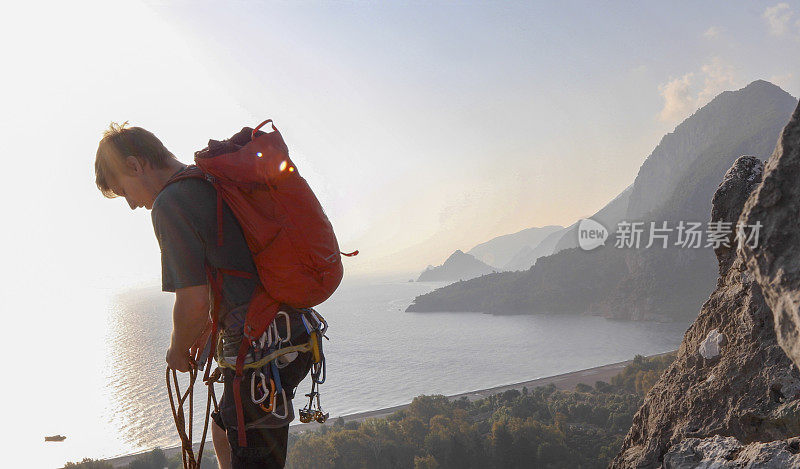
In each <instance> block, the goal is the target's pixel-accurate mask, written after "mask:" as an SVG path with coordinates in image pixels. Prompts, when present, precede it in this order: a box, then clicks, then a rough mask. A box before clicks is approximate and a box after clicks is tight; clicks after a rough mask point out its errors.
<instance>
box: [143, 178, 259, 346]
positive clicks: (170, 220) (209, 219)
mask: <svg viewBox="0 0 800 469" xmlns="http://www.w3.org/2000/svg"><path fill="white" fill-rule="evenodd" d="M151 215H152V220H153V229H154V230H155V233H156V238H158V244H159V246H160V247H161V287H162V290H164V291H168V292H174V291H175V290H178V289H181V288H186V287H192V286H197V285H206V284H207V283H208V279H207V277H206V262H208V264H209V265H211V266H212V267H218V268H225V269H232V270H240V271H245V272H249V273H251V274H253V278H252V279H247V278H241V277H236V276H231V275H223V286H222V297H223V298H222V305H221V307H220V310H221V311H220V315H219V318H220V321H221V324H222V326H223V328H225V329H228V327H226V321H225V319H226V316H227V315H228V313H230V312H231V311H234V310H235V312H236V313H237V314H236V316H239V313H240V312H241V316H243V313H244V311H245V310H246V309H247V305H248V303H249V302H250V297H251V295H252V294H253V289H254V288H255V286H256V282H258V277H257V273H256V268H255V265H254V264H253V257H252V255H251V254H250V249H249V248H248V246H247V243H246V242H245V239H244V235H243V234H242V229H241V227H240V226H239V223H238V222H237V221H236V218H235V217H234V216H233V213H232V212H231V210H230V208H229V207H228V205H227V204H226V203H225V202H223V210H222V235H223V243H222V246H218V245H217V191H216V189H215V188H214V186H213V185H212V184H211V183H210V182H208V181H205V180H202V179H197V178H188V179H182V180H180V181H177V182H174V183H172V184H170V185H168V186H167V187H165V188H164V190H162V191H161V193H160V194H159V195H158V197H156V200H155V202H153V211H152V214H151ZM231 319H233V318H231ZM237 322H238V321H237ZM225 332H226V334H225V335H228V334H230V333H239V334H240V333H241V331H240V330H239V331H231V330H226V331H225Z"/></svg>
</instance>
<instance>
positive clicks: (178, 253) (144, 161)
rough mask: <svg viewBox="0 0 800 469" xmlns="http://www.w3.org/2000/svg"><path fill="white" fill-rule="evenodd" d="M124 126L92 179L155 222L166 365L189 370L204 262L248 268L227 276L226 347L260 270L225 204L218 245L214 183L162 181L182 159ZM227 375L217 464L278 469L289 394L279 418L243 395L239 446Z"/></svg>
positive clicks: (204, 313) (101, 154)
mask: <svg viewBox="0 0 800 469" xmlns="http://www.w3.org/2000/svg"><path fill="white" fill-rule="evenodd" d="M126 124H127V123H125V124H122V125H116V124H112V125H111V127H110V128H109V130H107V131H106V132H105V134H104V135H103V138H102V140H101V141H100V144H99V145H98V148H97V155H96V159H95V176H96V183H97V187H98V188H99V189H100V191H101V192H102V193H103V195H105V196H106V197H109V198H113V197H117V196H120V197H125V200H126V201H127V202H128V205H129V206H130V208H131V209H132V210H135V209H136V208H139V207H144V208H146V209H148V210H152V221H153V228H154V230H155V234H156V237H157V238H158V242H159V246H160V248H161V268H162V289H163V290H164V291H168V292H175V305H174V307H173V313H172V338H171V342H170V346H169V349H168V350H167V354H166V361H167V364H168V365H169V367H170V368H173V369H175V370H178V371H181V372H186V371H189V369H190V367H192V366H194V363H192V360H191V358H190V349H192V347H193V345H195V343H196V342H198V343H200V342H202V341H201V340H200V339H201V336H202V335H203V332H204V330H205V329H206V325H207V323H208V321H209V309H210V307H211V301H210V299H209V295H210V292H209V286H208V279H207V278H206V265H207V264H208V265H210V266H211V267H214V268H221V269H231V270H238V271H245V272H249V273H252V274H253V277H252V278H241V277H233V276H231V277H226V278H225V279H224V282H223V295H222V306H221V308H220V309H221V311H220V312H219V319H220V323H221V325H222V331H221V333H222V337H223V344H224V347H225V350H226V351H227V350H238V343H239V341H240V340H241V334H242V330H241V327H242V325H243V318H244V314H245V313H246V310H247V306H248V303H249V300H250V296H251V294H252V292H253V289H254V288H255V286H256V282H258V276H257V273H256V268H255V266H254V264H253V258H252V255H251V253H250V250H249V248H248V246H247V243H246V242H245V240H244V236H243V235H242V230H241V227H240V225H239V223H238V222H237V221H236V219H235V217H234V216H233V214H232V212H231V211H230V209H229V208H228V206H227V205H225V204H224V203H223V224H222V228H223V233H224V243H223V245H222V246H218V244H217V237H216V236H217V228H218V227H217V196H216V190H215V189H214V187H213V185H211V184H210V183H208V182H206V181H204V180H202V179H196V178H187V179H181V180H179V181H176V182H173V183H171V184H169V185H167V182H168V181H169V180H170V178H172V177H173V176H174V175H176V174H178V173H179V172H181V171H183V170H184V169H185V168H186V165H185V164H183V163H181V162H180V161H178V160H177V159H176V158H175V156H174V155H173V154H172V153H171V152H170V151H169V150H167V148H166V147H165V146H164V145H163V144H162V143H161V141H160V140H159V139H158V138H157V137H156V136H155V135H153V134H152V133H150V132H148V131H147V130H145V129H142V128H140V127H130V128H128V127H126ZM300 327H301V328H302V325H300ZM226 355H227V353H226ZM226 371H228V372H229V371H230V370H226ZM281 373H282V374H283V371H281ZM225 377H226V379H225V390H224V393H223V396H222V399H221V401H220V411H219V412H218V413H215V414H212V418H213V423H212V428H211V434H212V438H213V442H214V449H215V451H216V454H217V459H218V461H219V465H220V467H221V468H230V467H232V468H250V467H254V468H255V467H259V468H269V467H283V465H284V463H285V459H286V445H287V437H288V428H289V427H288V425H289V422H290V421H291V420H292V419H293V418H294V412H293V409H292V408H291V400H290V399H287V402H285V406H286V407H287V408H288V409H285V410H288V412H286V415H287V417H286V418H284V419H280V418H278V417H275V416H274V415H272V414H264V412H263V411H259V408H258V406H256V405H254V404H252V403H251V401H250V399H249V394H248V398H247V399H243V400H244V401H245V402H246V403H247V404H248V407H247V408H246V409H245V415H246V418H245V423H247V427H246V428H247V431H246V435H247V441H248V446H247V447H246V448H240V447H239V446H238V443H237V436H236V412H235V409H234V403H233V401H234V399H233V392H239V390H238V389H237V390H234V389H233V385H232V383H231V381H232V380H231V379H230V372H229V373H227V376H225ZM298 382H299V380H298ZM295 385H296V383H295ZM290 390H291V389H290ZM292 394H293V393H292ZM280 413H281V414H282V413H283V411H281V412H280Z"/></svg>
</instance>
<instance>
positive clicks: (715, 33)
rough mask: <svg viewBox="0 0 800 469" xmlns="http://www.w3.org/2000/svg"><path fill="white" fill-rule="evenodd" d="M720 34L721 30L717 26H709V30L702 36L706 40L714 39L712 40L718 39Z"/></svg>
mask: <svg viewBox="0 0 800 469" xmlns="http://www.w3.org/2000/svg"><path fill="white" fill-rule="evenodd" d="M721 32H722V28H720V27H718V26H711V27H710V28H708V29H706V31H705V32H704V33H703V36H705V37H707V38H710V39H714V38H717V37H719V35H720V33H721Z"/></svg>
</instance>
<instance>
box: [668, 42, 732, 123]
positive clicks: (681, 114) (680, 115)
mask: <svg viewBox="0 0 800 469" xmlns="http://www.w3.org/2000/svg"><path fill="white" fill-rule="evenodd" d="M701 80H702V87H700V83H701ZM733 84H734V72H733V67H731V66H730V65H728V64H726V63H725V62H723V61H722V60H721V59H720V58H719V57H715V58H714V59H712V60H711V62H709V63H707V64H705V65H703V66H702V67H701V68H700V72H699V73H695V72H690V73H687V74H685V75H683V76H682V77H680V78H673V79H671V80H669V81H668V82H667V83H664V84H661V85H658V92H659V94H661V96H662V97H663V98H664V107H663V108H662V109H661V112H660V113H659V116H658V117H659V119H661V120H662V121H663V122H670V123H672V122H676V121H678V120H681V119H684V118H686V117H687V116H688V115H689V114H691V113H692V112H694V111H695V110H697V109H698V108H699V107H701V106H703V105H705V104H706V103H707V102H708V101H710V100H711V99H713V98H714V96H716V95H718V94H719V93H721V92H722V91H725V90H726V89H730V88H731V87H732V86H733ZM698 88H699V89H698Z"/></svg>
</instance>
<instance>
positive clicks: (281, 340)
mask: <svg viewBox="0 0 800 469" xmlns="http://www.w3.org/2000/svg"><path fill="white" fill-rule="evenodd" d="M296 311H297V313H298V314H299V316H300V319H301V320H302V323H303V328H304V329H305V332H306V333H307V334H308V340H307V342H305V343H302V344H298V345H292V329H291V318H290V316H289V313H287V312H285V311H280V312H278V314H277V315H276V317H275V320H274V321H273V322H272V323H271V324H270V325H269V327H268V328H267V330H266V331H265V332H264V333H263V334H262V336H261V337H260V338H259V339H258V340H257V341H252V342H251V343H250V345H251V347H250V348H249V350H248V351H247V354H246V355H247V360H246V362H247V363H244V364H243V368H244V370H246V371H248V372H250V384H249V389H250V393H249V394H250V400H251V401H252V402H253V404H255V405H257V406H258V407H259V408H260V409H261V410H262V411H263V412H265V413H267V414H271V415H273V416H275V417H276V418H278V419H285V418H286V417H288V415H289V403H290V399H291V396H288V395H287V393H286V388H285V387H283V386H282V383H281V377H280V370H281V369H282V368H285V367H286V366H288V365H289V364H290V363H291V362H293V361H294V360H296V359H297V358H298V357H299V354H300V353H310V355H311V366H310V373H311V392H309V393H308V394H306V397H308V398H309V400H308V405H306V406H305V407H303V408H302V409H301V410H299V411H298V414H299V418H300V421H301V422H302V423H309V422H312V421H316V422H318V423H325V421H326V420H327V419H328V413H325V412H323V410H322V406H321V404H320V393H319V385H320V384H323V383H324V382H325V354H324V353H323V351H322V340H321V339H322V338H323V337H324V338H325V339H328V337H327V336H326V335H325V334H326V332H327V330H328V323H327V322H326V321H325V319H324V318H323V317H322V315H320V314H319V313H318V312H317V311H316V310H314V309H313V308H304V309H296ZM279 323H280V324H283V330H284V331H285V332H284V335H281V330H280V329H279V327H278V325H279ZM216 340H217V344H216V353H215V359H216V361H217V364H218V365H219V366H218V367H217V368H216V369H215V370H214V372H213V373H210V374H209V373H208V371H206V374H207V378H205V377H204V379H203V381H204V382H205V384H206V385H207V386H208V400H207V401H206V415H205V421H204V423H203V437H202V440H201V442H200V448H199V450H198V453H197V458H196V459H195V455H194V451H193V447H192V424H193V414H194V406H193V402H192V399H193V396H194V384H195V382H196V380H197V376H198V368H197V367H196V366H194V364H193V366H192V367H191V368H190V370H189V383H188V386H187V388H186V391H185V392H183V393H181V389H180V387H179V384H178V377H177V373H176V372H175V370H172V369H170V368H169V367H168V368H167V373H166V381H167V391H168V394H169V400H170V406H171V408H172V417H173V419H174V421H175V426H176V428H177V429H178V436H179V437H180V439H181V452H182V455H183V467H184V468H185V469H196V468H199V467H200V463H201V461H202V457H203V447H204V445H205V440H206V435H207V431H208V423H209V415H210V413H211V406H212V404H213V408H214V411H215V412H216V411H217V410H218V408H219V404H218V402H217V397H216V393H215V392H214V383H221V382H222V370H223V369H224V368H228V369H231V370H236V368H237V366H236V365H235V364H233V363H230V362H229V361H228V360H226V359H225V356H224V354H223V350H224V349H223V343H222V337H221V336H220V335H217V339H216ZM242 340H245V338H244V337H243V339H242ZM202 353H203V352H199V355H200V356H202ZM199 358H200V357H198V359H197V360H193V362H194V363H199V364H200V366H201V367H202V366H203V365H204V361H203V360H201V359H199ZM281 360H285V361H284V362H283V363H281ZM307 372H308V371H305V372H304V374H305V373H307ZM173 387H174V392H173ZM235 389H238V388H236V387H235ZM237 395H239V393H238V392H236V393H234V399H236V396H237ZM239 399H241V397H239ZM187 400H188V401H189V419H188V426H187V424H186V423H187V422H186V416H185V413H184V405H185V403H186V401H187ZM237 418H238V416H237Z"/></svg>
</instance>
